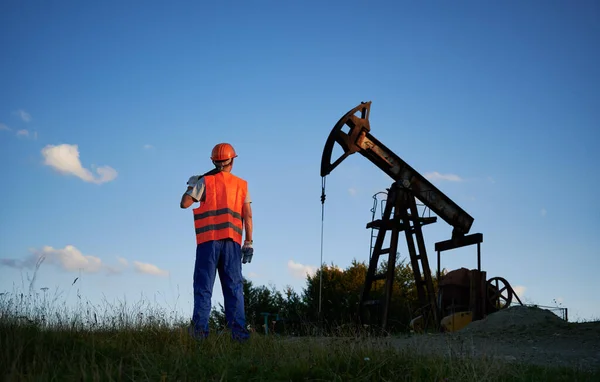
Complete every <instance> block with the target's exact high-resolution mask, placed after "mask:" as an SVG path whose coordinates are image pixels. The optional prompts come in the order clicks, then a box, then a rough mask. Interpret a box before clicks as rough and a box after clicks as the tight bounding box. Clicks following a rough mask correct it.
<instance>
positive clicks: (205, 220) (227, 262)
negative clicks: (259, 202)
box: [180, 143, 254, 341]
mask: <svg viewBox="0 0 600 382" xmlns="http://www.w3.org/2000/svg"><path fill="white" fill-rule="evenodd" d="M236 157H237V154H236V152H235V150H234V148H233V146H232V145H231V144H229V143H219V144H217V145H216V146H214V148H213V150H212V154H211V157H210V159H211V160H212V163H213V164H214V166H215V168H214V169H213V170H211V171H209V172H207V173H205V174H204V175H201V176H197V175H196V176H192V177H190V179H189V180H188V182H187V185H188V187H187V190H186V191H185V192H184V194H183V195H182V197H181V202H180V207H181V208H188V207H190V206H191V205H192V204H194V203H197V202H199V203H200V205H199V207H197V208H194V209H193V212H194V227H195V231H196V261H195V267H194V276H193V281H194V283H193V285H194V311H193V314H192V322H191V325H190V333H191V334H192V335H193V336H194V337H195V338H197V339H204V338H206V337H208V334H209V328H208V320H209V316H210V311H211V297H212V291H213V285H214V282H215V276H216V272H217V271H218V272H219V280H220V281H221V288H222V290H223V298H224V302H225V317H226V320H227V325H228V327H229V328H230V330H231V336H232V338H233V339H234V340H237V341H245V340H247V339H248V338H249V332H248V330H247V328H246V317H245V310H244V292H243V280H242V264H246V263H249V262H251V261H252V256H253V254H254V250H253V247H252V244H253V240H252V231H253V226H252V208H251V206H250V203H251V202H252V200H251V199H250V193H249V192H248V182H247V181H246V180H244V179H242V178H240V177H237V176H235V175H233V174H232V173H231V170H232V168H233V163H234V159H235V158H236ZM244 230H245V238H244V239H245V240H244V241H243V244H242V232H243V231H244Z"/></svg>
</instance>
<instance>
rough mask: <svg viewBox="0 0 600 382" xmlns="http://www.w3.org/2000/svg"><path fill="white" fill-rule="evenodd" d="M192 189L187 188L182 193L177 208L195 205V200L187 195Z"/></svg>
mask: <svg viewBox="0 0 600 382" xmlns="http://www.w3.org/2000/svg"><path fill="white" fill-rule="evenodd" d="M192 189H193V187H189V186H188V188H187V190H186V191H185V192H184V193H183V195H181V201H180V202H179V207H181V208H188V207H189V206H191V205H192V204H194V203H196V202H197V200H196V199H194V198H192V197H191V196H190V195H189V192H190V191H191V190H192Z"/></svg>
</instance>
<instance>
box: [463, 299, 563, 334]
mask: <svg viewBox="0 0 600 382" xmlns="http://www.w3.org/2000/svg"><path fill="white" fill-rule="evenodd" d="M566 325H568V324H567V322H566V321H564V320H562V319H561V318H560V317H558V316H557V315H556V314H554V313H552V312H551V311H549V310H547V309H542V308H537V307H531V306H521V305H516V306H511V307H508V308H506V309H502V310H500V311H498V312H495V313H492V314H490V315H488V316H487V317H486V318H484V319H482V320H478V321H474V322H471V323H470V324H469V325H467V326H465V327H464V328H463V329H462V330H460V332H462V333H483V332H487V333H489V332H498V331H514V330H519V331H520V330H527V329H528V328H542V327H543V328H550V327H554V328H556V327H561V326H566Z"/></svg>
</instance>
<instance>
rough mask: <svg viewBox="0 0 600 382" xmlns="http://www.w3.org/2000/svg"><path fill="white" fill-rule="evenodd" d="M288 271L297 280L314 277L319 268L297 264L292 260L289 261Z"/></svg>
mask: <svg viewBox="0 0 600 382" xmlns="http://www.w3.org/2000/svg"><path fill="white" fill-rule="evenodd" d="M288 271H289V272H290V273H291V274H292V276H294V277H296V278H299V279H305V278H306V276H307V275H311V276H312V275H314V274H315V272H316V271H317V268H316V267H313V266H310V265H303V264H300V263H296V262H295V261H294V260H291V259H290V260H289V261H288Z"/></svg>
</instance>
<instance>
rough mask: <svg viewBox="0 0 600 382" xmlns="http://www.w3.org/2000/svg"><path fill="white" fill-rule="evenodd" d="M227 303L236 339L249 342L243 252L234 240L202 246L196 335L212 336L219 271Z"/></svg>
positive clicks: (194, 319) (196, 285)
mask: <svg viewBox="0 0 600 382" xmlns="http://www.w3.org/2000/svg"><path fill="white" fill-rule="evenodd" d="M217 271H218V272H219V280H220V281H221V288H222V291H223V298H224V302H225V318H226V320H227V325H228V326H229V328H230V330H231V335H232V338H233V339H236V340H245V339H247V338H248V336H249V333H248V330H247V329H246V315H245V311H244V286H243V280H242V252H241V247H240V245H239V244H238V243H236V242H234V241H233V240H229V239H226V240H215V241H208V242H205V243H202V244H198V245H197V247H196V264H195V267H194V312H193V315H192V323H193V329H194V332H195V333H194V335H195V336H197V337H200V338H206V337H207V336H208V333H209V328H208V320H209V316H210V310H211V298H212V291H213V286H214V283H215V276H216V272H217Z"/></svg>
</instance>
